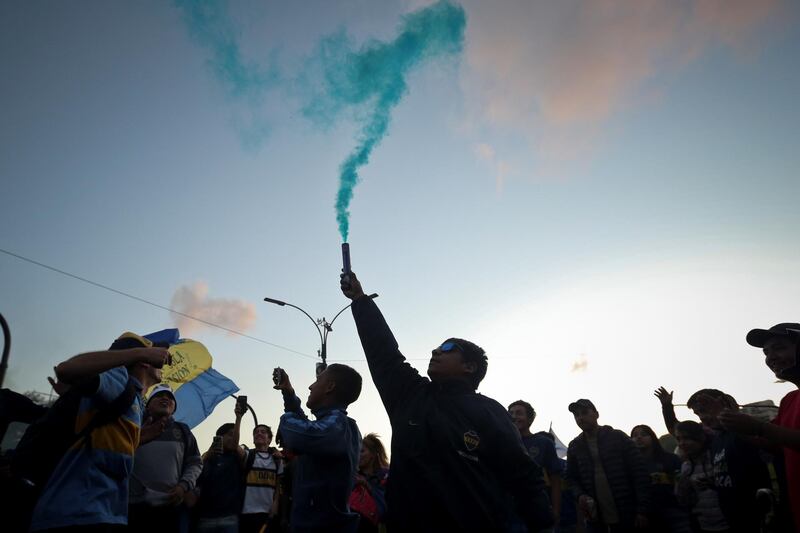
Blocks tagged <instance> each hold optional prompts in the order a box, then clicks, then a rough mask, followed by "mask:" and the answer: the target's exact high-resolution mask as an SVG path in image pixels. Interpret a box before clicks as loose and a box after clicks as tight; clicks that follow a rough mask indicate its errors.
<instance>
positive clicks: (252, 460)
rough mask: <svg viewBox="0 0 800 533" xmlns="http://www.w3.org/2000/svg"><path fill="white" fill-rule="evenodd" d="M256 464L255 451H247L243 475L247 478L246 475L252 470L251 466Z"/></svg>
mask: <svg viewBox="0 0 800 533" xmlns="http://www.w3.org/2000/svg"><path fill="white" fill-rule="evenodd" d="M255 462H256V450H255V449H252V450H247V459H246V460H245V462H244V475H245V477H247V473H248V472H250V470H252V469H253V464H255Z"/></svg>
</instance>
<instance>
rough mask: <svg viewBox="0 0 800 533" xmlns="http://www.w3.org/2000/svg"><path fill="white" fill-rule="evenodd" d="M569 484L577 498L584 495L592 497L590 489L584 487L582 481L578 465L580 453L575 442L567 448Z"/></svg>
mask: <svg viewBox="0 0 800 533" xmlns="http://www.w3.org/2000/svg"><path fill="white" fill-rule="evenodd" d="M566 477H567V483H569V486H570V487H572V492H573V493H574V494H575V498H576V499H577V498H580V497H581V496H583V495H587V496H590V494H589V488H588V487H586V486H584V485H583V483H582V480H581V471H580V465H579V464H578V452H577V450H576V446H575V442H574V441H573V442H571V443H570V444H569V448H567V473H566Z"/></svg>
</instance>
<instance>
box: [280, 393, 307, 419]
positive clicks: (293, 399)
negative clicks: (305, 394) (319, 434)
mask: <svg viewBox="0 0 800 533" xmlns="http://www.w3.org/2000/svg"><path fill="white" fill-rule="evenodd" d="M283 412H284V413H293V414H295V415H296V416H298V417H299V418H302V419H303V420H308V416H307V415H306V414H305V413H304V412H303V407H302V406H301V405H300V398H298V397H297V395H296V394H284V395H283Z"/></svg>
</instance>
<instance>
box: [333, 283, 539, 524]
mask: <svg viewBox="0 0 800 533" xmlns="http://www.w3.org/2000/svg"><path fill="white" fill-rule="evenodd" d="M340 286H341V289H342V292H343V293H344V295H345V296H346V297H347V298H349V299H351V300H352V301H353V303H352V313H353V318H354V319H355V323H356V327H357V328H358V335H359V337H360V339H361V345H362V347H363V348H364V353H365V355H366V357H367V363H368V365H369V371H370V374H371V375H372V380H373V382H374V383H375V386H376V387H377V389H378V393H379V394H380V396H381V400H382V401H383V405H384V407H385V409H386V412H387V414H388V415H389V420H390V422H391V424H392V444H391V457H392V461H391V465H390V468H389V478H388V482H387V489H386V491H387V493H386V498H387V507H388V515H387V528H388V529H389V530H390V531H481V532H491V531H509V530H514V528H516V530H519V529H520V528H524V527H527V528H528V530H529V531H540V530H543V529H545V528H547V527H550V526H551V525H552V523H553V515H552V510H551V507H550V502H549V500H548V497H547V493H546V491H545V487H544V482H543V479H542V471H541V468H540V467H539V466H538V465H537V464H536V463H535V462H534V461H533V459H531V457H530V456H529V455H528V453H527V452H526V450H525V448H524V447H523V445H522V440H521V439H520V435H519V431H517V428H516V427H514V424H512V422H511V418H510V417H509V416H508V412H507V411H506V409H505V408H504V407H503V406H502V405H500V404H499V403H498V402H496V401H495V400H493V399H491V398H488V397H486V396H483V395H481V394H478V393H477V391H476V389H477V388H478V386H479V385H480V382H481V381H482V380H483V378H484V376H485V375H486V370H487V366H488V359H487V357H486V354H485V352H484V351H483V349H482V348H481V347H479V346H478V345H476V344H474V343H472V342H469V341H467V340H464V339H460V338H455V337H450V338H448V339H446V340H445V341H444V342H442V343H440V344H439V345H437V347H436V348H434V349H433V350H432V352H431V359H430V362H429V363H428V371H427V374H428V377H423V376H421V375H420V373H419V372H418V371H417V370H416V369H415V368H413V367H412V366H411V365H409V364H408V362H407V361H406V359H405V357H404V356H403V354H402V353H401V352H400V350H399V347H398V344H397V341H396V340H395V338H394V335H393V334H392V331H391V330H390V329H389V326H388V325H387V323H386V320H385V319H384V317H383V315H382V314H381V312H380V310H379V309H378V307H377V306H376V305H375V302H374V301H373V300H372V298H369V297H368V296H366V295H365V294H364V291H363V289H362V287H361V283H360V282H359V280H358V278H357V277H356V275H355V274H354V273H352V272H349V273H345V274H342V276H341V278H340ZM523 523H524V525H523Z"/></svg>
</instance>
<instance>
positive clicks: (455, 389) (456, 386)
mask: <svg viewBox="0 0 800 533" xmlns="http://www.w3.org/2000/svg"><path fill="white" fill-rule="evenodd" d="M431 383H433V386H434V387H435V388H436V390H437V391H438V392H443V393H444V394H476V392H475V389H473V388H472V385H470V384H469V383H467V382H466V381H461V380H460V379H454V380H448V381H432V382H431Z"/></svg>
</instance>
